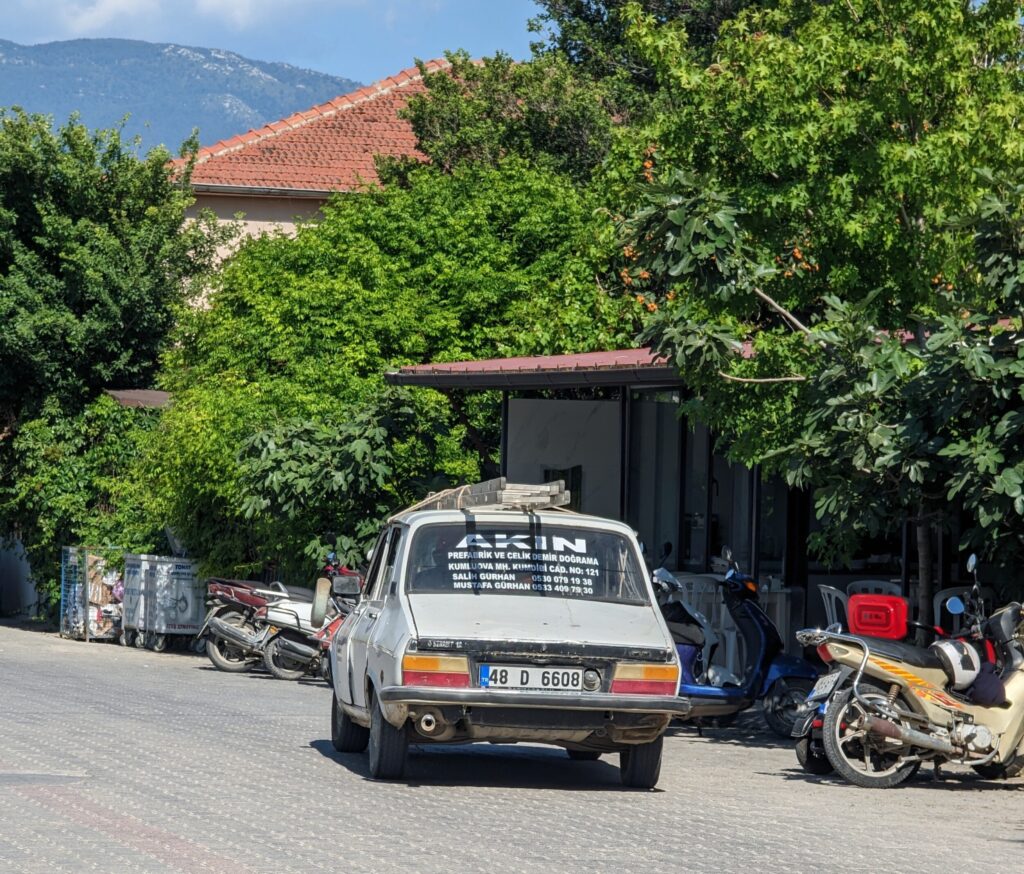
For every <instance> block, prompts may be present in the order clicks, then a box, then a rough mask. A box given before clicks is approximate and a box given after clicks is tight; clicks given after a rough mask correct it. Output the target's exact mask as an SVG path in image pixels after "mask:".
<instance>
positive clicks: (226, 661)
mask: <svg viewBox="0 0 1024 874" xmlns="http://www.w3.org/2000/svg"><path fill="white" fill-rule="evenodd" d="M220 618H221V619H223V620H224V621H225V622H228V623H230V624H231V625H234V626H237V627H238V628H244V629H245V630H246V631H250V632H254V631H255V630H256V629H255V628H253V627H252V625H250V624H249V623H248V622H246V621H245V616H244V615H243V614H241V613H237V612H229V613H221V614H220ZM206 656H207V658H208V659H209V660H210V661H211V662H212V663H213V666H214V667H215V668H217V670H219V671H226V672H227V673H229V674H241V673H244V672H245V671H251V670H252V669H253V667H254V665H255V662H253V661H252V660H251V659H250V658H249V657H248V656H247V655H246V654H245V653H244V652H242V650H240V649H239V648H238V647H237V646H235V645H234V644H233V643H229V642H228V641H226V640H223V639H222V638H220V637H217V635H215V634H212V633H211V634H210V636H209V637H208V638H207V639H206Z"/></svg>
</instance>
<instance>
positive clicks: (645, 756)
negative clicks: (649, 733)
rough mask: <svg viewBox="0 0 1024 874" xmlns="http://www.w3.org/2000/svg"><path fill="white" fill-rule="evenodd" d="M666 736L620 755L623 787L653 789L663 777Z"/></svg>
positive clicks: (629, 748)
mask: <svg viewBox="0 0 1024 874" xmlns="http://www.w3.org/2000/svg"><path fill="white" fill-rule="evenodd" d="M664 744H665V736H664V735H661V736H660V737H659V738H658V739H657V740H652V741H651V742H650V743H645V744H637V745H636V746H630V747H627V748H626V749H624V750H623V751H622V752H621V753H619V776H620V777H621V778H622V785H623V786H629V787H630V788H631V789H653V788H654V787H655V786H656V785H657V784H658V777H660V776H661V751H662V747H663V746H664Z"/></svg>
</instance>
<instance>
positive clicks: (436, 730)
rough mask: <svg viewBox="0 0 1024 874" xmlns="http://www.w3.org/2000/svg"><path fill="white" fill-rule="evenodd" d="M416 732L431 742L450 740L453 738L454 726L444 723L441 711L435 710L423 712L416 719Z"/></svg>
mask: <svg viewBox="0 0 1024 874" xmlns="http://www.w3.org/2000/svg"><path fill="white" fill-rule="evenodd" d="M415 723H416V730H417V731H418V732H419V733H420V734H422V735H423V736H424V737H429V738H430V739H431V740H440V741H444V740H451V739H452V738H453V737H455V726H454V725H452V724H451V723H450V722H446V721H445V718H444V716H442V715H441V711H440V710H437V709H435V708H431V709H430V710H424V711H423V712H422V713H420V714H419V716H417V717H416V720H415Z"/></svg>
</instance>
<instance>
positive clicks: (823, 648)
mask: <svg viewBox="0 0 1024 874" xmlns="http://www.w3.org/2000/svg"><path fill="white" fill-rule="evenodd" d="M818 658H820V659H821V660H822V661H823V662H825V664H828V663H829V662H830V661H833V659H832V653H830V652H829V651H828V644H827V643H820V644H818Z"/></svg>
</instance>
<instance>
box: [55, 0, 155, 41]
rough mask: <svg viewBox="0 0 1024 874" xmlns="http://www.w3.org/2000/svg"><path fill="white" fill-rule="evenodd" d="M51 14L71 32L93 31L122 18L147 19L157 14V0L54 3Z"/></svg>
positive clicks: (96, 0) (122, 19)
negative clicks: (54, 7) (54, 6)
mask: <svg viewBox="0 0 1024 874" xmlns="http://www.w3.org/2000/svg"><path fill="white" fill-rule="evenodd" d="M56 6H57V8H56V9H55V10H54V14H55V15H56V16H57V19H58V21H61V22H62V23H63V25H64V27H65V28H66V29H67V31H68V32H70V33H72V34H87V33H95V32H96V31H98V30H103V29H105V28H107V27H109V26H110V25H111V24H112V23H118V22H124V21H125V20H126V19H148V18H152V17H153V16H155V15H159V14H160V2H159V0H92V2H91V3H90V2H86V3H81V2H78V3H57V4H56Z"/></svg>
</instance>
